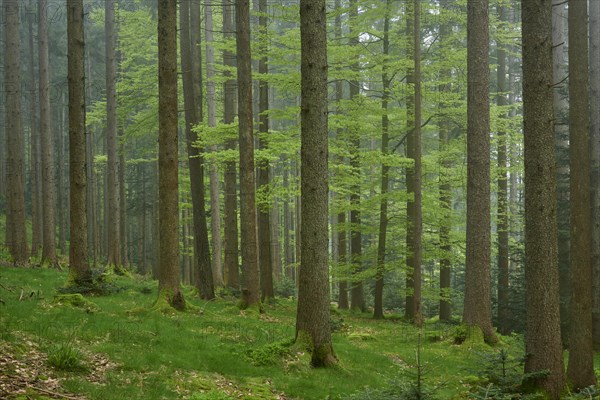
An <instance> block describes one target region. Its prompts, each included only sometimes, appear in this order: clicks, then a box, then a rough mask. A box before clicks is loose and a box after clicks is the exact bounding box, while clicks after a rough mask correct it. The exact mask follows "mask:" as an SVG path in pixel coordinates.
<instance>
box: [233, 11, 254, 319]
mask: <svg viewBox="0 0 600 400" xmlns="http://www.w3.org/2000/svg"><path fill="white" fill-rule="evenodd" d="M236 33H237V36H236V50H237V71H238V75H237V84H238V121H239V142H240V146H239V147H240V167H239V170H240V233H241V245H242V302H241V306H242V308H248V307H250V306H254V305H258V306H259V307H260V282H259V279H260V278H259V270H258V241H257V232H256V198H255V187H256V186H255V185H256V183H255V175H254V127H253V120H252V64H251V53H250V51H251V49H250V3H249V0H236Z"/></svg>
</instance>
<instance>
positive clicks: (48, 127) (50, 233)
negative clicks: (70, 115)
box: [38, 0, 62, 265]
mask: <svg viewBox="0 0 600 400" xmlns="http://www.w3.org/2000/svg"><path fill="white" fill-rule="evenodd" d="M38 11H39V14H38V21H39V22H38V24H39V25H38V59H39V68H40V71H39V76H40V80H39V96H40V136H41V149H42V171H43V174H42V193H43V194H42V197H43V199H44V201H43V202H42V206H43V210H42V211H43V227H44V228H43V246H42V264H43V265H45V264H49V265H55V264H56V262H57V259H56V235H55V232H56V222H55V212H56V204H55V202H56V192H55V190H56V186H55V183H56V182H55V174H56V171H55V167H54V141H53V140H52V120H51V116H52V114H51V108H50V71H49V61H48V2H47V0H40V2H39V10H38ZM61 135H62V133H61Z"/></svg>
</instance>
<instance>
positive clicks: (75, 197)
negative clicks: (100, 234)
mask: <svg viewBox="0 0 600 400" xmlns="http://www.w3.org/2000/svg"><path fill="white" fill-rule="evenodd" d="M67 15H68V17H67V18H68V19H67V41H68V85H69V181H70V190H69V200H70V221H71V222H70V227H69V237H70V246H69V264H70V268H71V274H72V276H73V280H74V281H75V283H78V284H86V283H89V282H90V280H91V279H92V273H91V268H90V265H89V262H88V247H87V246H88V241H87V239H88V237H87V236H88V232H87V215H86V208H87V207H86V206H87V192H86V188H87V176H86V161H87V160H86V134H85V65H84V51H85V37H84V33H83V0H72V1H69V2H67Z"/></svg>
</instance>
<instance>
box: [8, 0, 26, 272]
mask: <svg viewBox="0 0 600 400" xmlns="http://www.w3.org/2000/svg"><path fill="white" fill-rule="evenodd" d="M2 7H3V11H4V18H5V19H4V34H5V37H4V39H5V42H4V44H5V53H4V84H5V90H6V91H5V93H6V95H5V103H4V110H5V114H6V142H7V143H6V148H7V151H8V154H7V158H6V162H7V170H6V173H7V182H6V183H7V188H6V189H7V192H8V193H7V213H6V245H7V247H8V250H9V252H10V255H11V257H12V261H13V263H15V264H16V265H25V264H27V257H28V254H27V235H26V233H25V190H24V187H23V165H24V164H23V150H24V148H23V130H22V126H21V59H20V57H21V55H20V50H19V49H20V38H19V19H20V18H19V1H17V0H3V3H2Z"/></svg>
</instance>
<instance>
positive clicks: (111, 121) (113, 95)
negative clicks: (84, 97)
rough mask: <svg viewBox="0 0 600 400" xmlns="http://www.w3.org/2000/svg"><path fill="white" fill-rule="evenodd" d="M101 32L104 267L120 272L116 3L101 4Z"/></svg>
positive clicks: (106, 2)
mask: <svg viewBox="0 0 600 400" xmlns="http://www.w3.org/2000/svg"><path fill="white" fill-rule="evenodd" d="M104 6H105V8H104V10H105V11H104V32H105V35H106V46H105V57H106V58H105V65H106V150H107V156H108V157H107V163H106V174H107V182H108V186H107V193H106V196H107V197H108V226H107V227H106V229H107V230H108V232H107V234H108V249H107V250H108V252H107V253H108V261H107V264H108V265H109V266H110V267H112V268H115V271H120V268H121V240H122V238H121V221H120V218H121V210H120V207H121V193H120V190H119V189H120V188H119V168H120V166H119V161H120V160H119V155H118V152H117V148H118V146H117V85H116V84H117V66H116V54H115V46H116V42H117V35H116V29H115V6H116V3H115V0H106V1H105V3H104Z"/></svg>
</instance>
